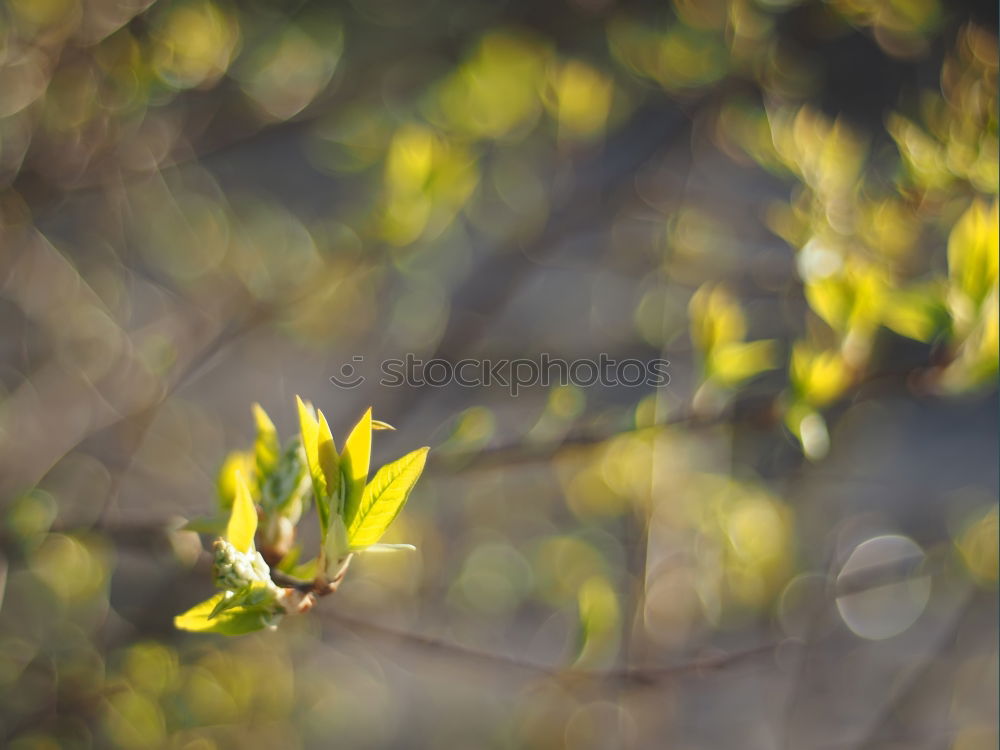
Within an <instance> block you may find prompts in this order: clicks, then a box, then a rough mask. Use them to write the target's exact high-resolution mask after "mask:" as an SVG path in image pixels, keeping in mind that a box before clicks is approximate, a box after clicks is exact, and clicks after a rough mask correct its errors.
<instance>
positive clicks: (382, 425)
mask: <svg viewBox="0 0 1000 750" xmlns="http://www.w3.org/2000/svg"><path fill="white" fill-rule="evenodd" d="M372 429H373V430H395V429H396V428H395V427H393V426H392V425H391V424H389V423H388V422H383V421H382V420H381V419H373V420H372Z"/></svg>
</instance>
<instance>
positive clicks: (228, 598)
mask: <svg viewBox="0 0 1000 750" xmlns="http://www.w3.org/2000/svg"><path fill="white" fill-rule="evenodd" d="M296 401H297V404H298V415H299V435H296V436H294V437H292V438H291V439H290V440H289V441H288V442H287V443H285V444H284V445H282V444H281V442H280V440H279V438H278V433H277V430H276V429H275V427H274V423H273V422H272V421H271V419H270V418H269V417H268V416H267V414H266V413H265V412H264V410H263V409H262V408H261V407H260V406H259V405H257V404H254V407H253V414H254V422H255V424H256V427H257V436H256V439H255V441H254V446H253V450H252V451H248V452H237V453H232V454H230V455H229V456H228V457H227V458H226V460H225V462H224V463H223V466H222V469H221V471H220V474H219V482H218V486H219V504H220V510H221V511H222V512H223V513H225V514H227V515H226V516H223V517H219V518H215V519H206V520H201V521H193V522H191V523H190V524H188V528H190V529H192V530H196V531H203V532H212V533H215V534H218V533H219V532H222V533H221V535H219V536H218V538H217V539H216V540H215V542H214V543H213V558H212V574H213V580H214V582H215V585H216V586H217V587H218V588H219V589H220V591H219V593H217V594H216V595H215V596H213V597H211V598H210V599H207V600H206V601H204V602H202V603H201V604H198V605H195V606H194V607H192V608H191V609H190V610H188V611H187V612H185V613H184V614H182V615H178V616H177V617H176V618H174V624H175V625H176V626H177V627H178V628H180V629H182V630H193V631H199V632H211V633H222V634H225V635H239V634H242V633H249V632H252V631H254V630H260V629H262V628H274V627H276V626H277V625H278V623H279V622H280V621H281V619H282V617H284V616H285V615H289V614H298V613H302V612H306V611H308V610H309V609H311V608H312V606H313V604H314V603H315V601H316V599H317V598H318V597H321V596H326V595H328V594H331V593H333V592H334V591H336V590H337V588H338V587H339V586H340V583H341V582H342V581H343V579H344V576H345V575H346V574H347V570H348V567H349V566H350V563H351V560H352V559H353V557H354V555H356V554H358V553H363V552H367V551H372V550H399V549H411V550H412V549H414V548H413V547H412V546H411V545H408V544H382V543H380V542H379V540H380V539H381V538H382V535H383V534H384V533H385V531H386V529H388V527H389V525H390V524H391V523H392V522H393V520H395V518H396V516H397V515H399V512H400V511H401V510H402V508H403V506H404V505H405V504H406V500H407V498H408V497H409V494H410V491H411V490H412V489H413V486H414V485H415V484H416V482H417V479H419V478H420V474H421V472H422V471H423V468H424V463H425V461H426V458H427V451H428V448H426V447H423V448H419V449H417V450H415V451H413V452H411V453H408V454H406V455H405V456H403V457H402V458H399V459H397V460H396V461H393V462H391V463H389V464H386V465H385V466H383V467H382V468H380V469H379V470H378V471H377V472H375V474H374V476H372V478H371V480H370V481H369V479H368V475H369V468H370V461H371V445H372V434H373V432H375V431H377V430H387V429H388V430H391V429H393V428H392V427H391V426H390V425H388V424H386V423H384V422H381V421H379V420H377V419H373V418H372V415H371V409H368V410H367V411H366V412H365V414H364V416H362V417H361V419H360V421H359V422H358V423H357V424H356V425H355V426H354V428H353V429H352V430H351V431H350V433H349V434H348V436H347V439H346V440H345V441H344V447H343V449H342V450H340V451H338V450H337V445H336V443H335V442H334V439H333V434H332V432H331V430H330V426H329V423H328V422H327V420H326V417H325V416H324V415H323V412H321V411H317V410H314V409H313V408H312V406H311V405H310V404H308V403H307V402H304V401H302V399H299V398H297V399H296ZM310 505H314V506H315V508H316V516H317V518H318V519H319V527H320V545H319V549H318V550H317V551H316V555H315V556H314V557H313V558H312V559H310V560H308V561H306V562H299V559H300V557H301V553H302V549H301V547H300V546H299V545H298V544H297V543H296V533H295V532H296V527H297V525H298V523H299V522H300V521H301V520H302V519H303V517H304V516H305V514H306V511H307V510H308V509H309V507H310ZM223 529H224V530H223ZM258 543H260V545H261V547H260V550H259V551H258V548H257V544H258Z"/></svg>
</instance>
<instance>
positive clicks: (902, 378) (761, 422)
mask: <svg viewBox="0 0 1000 750" xmlns="http://www.w3.org/2000/svg"><path fill="white" fill-rule="evenodd" d="M913 374H914V372H911V371H902V372H894V371H887V372H879V373H872V374H871V375H869V376H867V377H865V378H863V379H862V380H860V381H858V382H857V383H855V385H854V386H853V387H852V388H851V389H850V390H848V391H846V392H845V394H844V396H843V399H842V401H847V400H849V399H851V398H852V397H855V396H857V395H858V393H859V392H860V391H861V390H862V389H863V388H866V387H868V386H870V385H873V384H876V383H881V382H884V381H888V382H892V383H897V384H898V383H900V382H904V383H905V382H906V381H907V380H909V378H910V377H911V376H912V375H913ZM781 397H782V393H780V392H779V393H776V394H772V395H753V396H746V397H743V398H740V399H736V400H734V401H732V402H730V404H729V405H728V406H726V407H725V408H724V409H722V410H719V411H717V412H713V413H706V412H701V411H698V410H695V409H689V410H688V411H686V412H682V413H679V414H676V415H675V416H672V417H669V418H667V419H664V420H661V421H659V422H655V423H653V424H650V425H645V426H642V427H633V428H628V429H623V430H617V431H613V432H605V431H600V432H597V431H590V430H582V431H579V432H576V433H573V434H570V435H569V436H567V437H566V438H564V439H562V440H559V441H555V442H547V443H538V444H534V445H533V444H531V443H529V442H527V441H525V440H515V441H511V442H509V443H505V444H502V445H496V446H492V447H488V448H483V449H480V450H474V451H467V452H453V453H445V452H440V451H439V452H437V453H431V455H430V459H429V462H428V470H429V471H431V472H436V473H442V474H447V473H457V472H465V471H480V470H487V469H495V468H499V467H504V466H516V465H519V464H527V463H537V462H540V461H547V460H550V459H552V458H555V457H557V456H559V455H561V454H563V453H566V452H570V451H573V450H576V449H579V448H588V447H591V446H594V445H600V444H601V443H606V442H608V441H609V440H614V439H615V438H616V437H619V436H620V435H629V434H639V433H642V432H648V431H651V430H657V429H663V428H669V427H680V426H683V427H686V428H688V429H707V428H711V427H718V426H720V425H726V424H737V423H740V424H748V425H753V426H756V427H760V428H771V427H774V426H776V425H778V424H779V422H780V418H781V412H780V400H781Z"/></svg>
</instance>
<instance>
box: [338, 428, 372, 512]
mask: <svg viewBox="0 0 1000 750" xmlns="http://www.w3.org/2000/svg"><path fill="white" fill-rule="evenodd" d="M371 453H372V410H371V409H370V408H369V409H367V410H366V411H365V413H364V415H363V416H362V417H361V419H360V420H359V421H358V423H357V424H356V425H355V426H354V429H353V430H351V434H350V435H348V437H347V442H346V443H344V453H343V455H342V456H341V463H342V467H343V472H344V480H345V485H346V486H345V487H344V513H343V516H344V523H346V524H347V526H348V528H350V527H351V526H352V524H353V522H354V519H355V516H356V515H357V513H358V506H359V505H360V504H361V495H362V494H363V493H364V491H365V482H366V481H367V479H368V466H369V462H370V461H371Z"/></svg>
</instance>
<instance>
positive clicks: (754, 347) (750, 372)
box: [705, 339, 776, 386]
mask: <svg viewBox="0 0 1000 750" xmlns="http://www.w3.org/2000/svg"><path fill="white" fill-rule="evenodd" d="M775 366H776V363H775V343H774V341H772V340H770V339H764V340H760V341H750V342H746V343H743V342H737V343H732V344H725V345H722V346H719V347H717V348H716V349H714V350H713V351H712V354H711V356H710V357H709V358H708V361H707V363H706V367H705V369H706V373H707V374H708V375H709V376H711V377H713V378H715V379H716V380H717V381H719V382H720V383H722V384H724V385H728V386H736V385H739V384H740V383H742V382H743V381H744V380H748V379H749V378H752V377H753V376H754V375H758V374H760V373H762V372H764V371H765V370H771V369H773V368H774V367H775Z"/></svg>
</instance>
